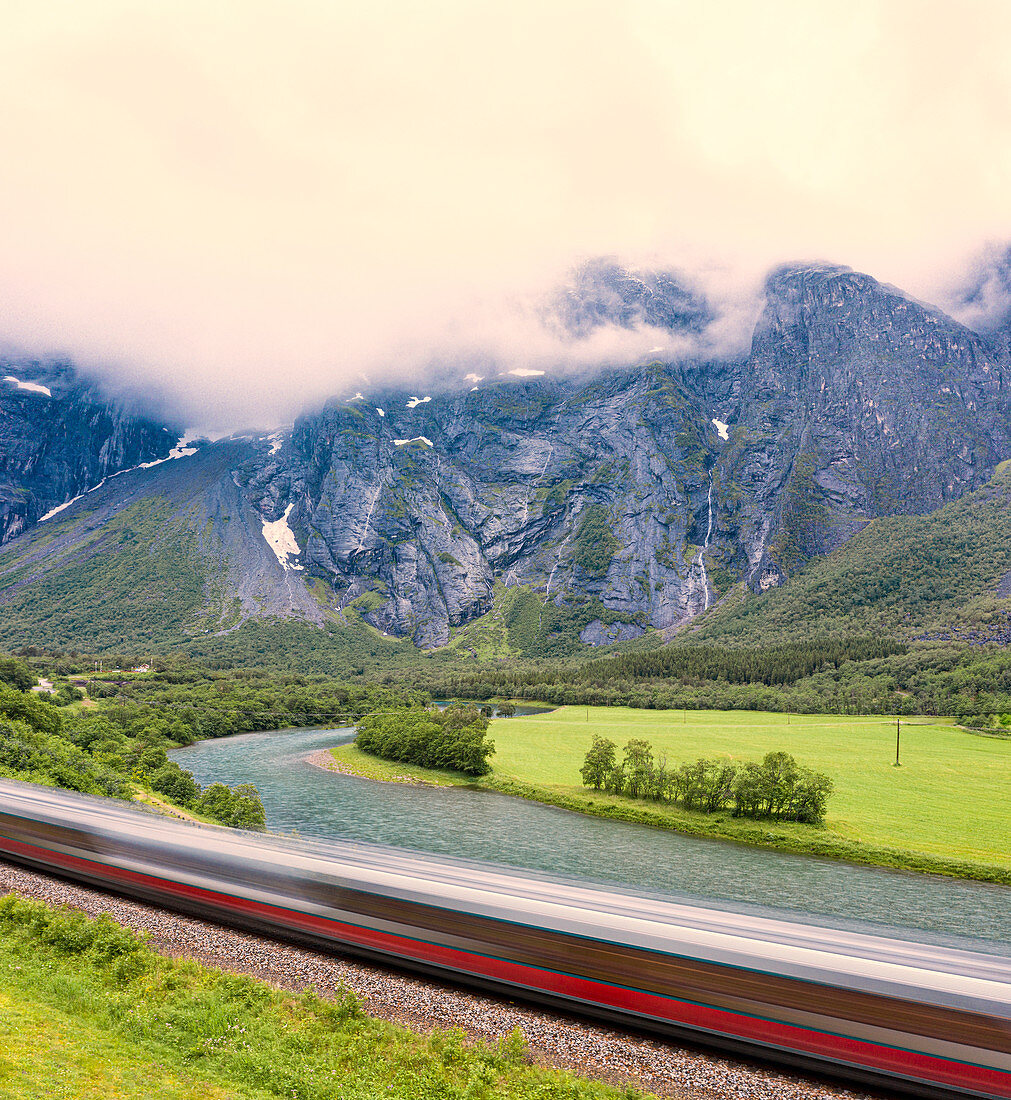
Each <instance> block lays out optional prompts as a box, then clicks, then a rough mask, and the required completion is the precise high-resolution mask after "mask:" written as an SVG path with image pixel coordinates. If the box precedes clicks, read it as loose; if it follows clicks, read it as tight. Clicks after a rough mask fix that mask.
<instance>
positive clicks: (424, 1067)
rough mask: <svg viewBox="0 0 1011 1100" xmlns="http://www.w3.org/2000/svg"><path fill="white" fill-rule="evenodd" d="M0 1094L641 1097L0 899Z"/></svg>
mask: <svg viewBox="0 0 1011 1100" xmlns="http://www.w3.org/2000/svg"><path fill="white" fill-rule="evenodd" d="M0 932H2V935H0V973H2V974H3V982H2V984H0V1096H3V1097H7V1098H10V1100H29V1098H32V1100H34V1098H35V1097H40V1096H74V1097H78V1098H81V1100H89V1098H94V1100H119V1098H126V1097H137V1096H143V1097H146V1098H148V1100H198V1098H199V1100H205V1098H211V1100H217V1098H221V1100H224V1098H226V1097H227V1098H229V1100H266V1098H270V1097H292V1096H297V1097H300V1098H301V1100H324V1098H325V1100H337V1098H340V1100H372V1098H376V1097H391V1096H395V1097H397V1098H398V1100H432V1098H436V1097H438V1098H443V1100H464V1098H473V1100H479V1098H485V1100H493V1098H502V1100H534V1098H536V1097H548V1096H550V1097H555V1098H557V1100H619V1098H620V1097H622V1096H627V1097H631V1096H641V1094H640V1093H637V1092H633V1091H631V1090H629V1091H627V1092H626V1091H625V1090H621V1091H619V1090H617V1089H614V1088H611V1087H608V1086H606V1085H603V1084H599V1083H596V1082H590V1081H585V1080H582V1079H579V1078H577V1077H574V1076H572V1075H570V1074H566V1073H559V1072H556V1071H552V1070H547V1069H543V1068H541V1067H537V1066H532V1065H529V1064H527V1057H526V1051H525V1046H524V1043H523V1041H522V1037H521V1036H520V1035H519V1034H518V1033H514V1034H512V1035H509V1036H504V1037H503V1038H502V1039H501V1040H500V1041H499V1042H498V1043H497V1044H495V1045H493V1046H489V1045H483V1044H477V1045H468V1044H465V1043H464V1042H463V1036H462V1034H461V1033H459V1032H454V1031H449V1032H435V1033H434V1034H433V1035H431V1036H424V1035H419V1034H417V1033H415V1032H411V1031H408V1030H406V1029H404V1028H401V1027H397V1026H394V1025H392V1024H388V1023H384V1022H382V1021H380V1020H376V1019H373V1018H370V1017H368V1016H366V1015H365V1014H364V1013H363V1012H362V1009H361V1007H360V1005H359V1004H358V1002H357V1000H356V999H355V998H354V997H353V996H352V995H351V994H345V995H344V996H343V997H340V998H338V999H336V1000H335V1001H324V1000H322V999H320V998H319V997H316V996H314V995H313V994H311V993H309V994H304V995H301V996H295V995H292V994H288V993H283V992H280V991H279V990H276V989H273V988H271V987H270V986H268V985H267V984H266V983H264V982H259V981H255V980H253V979H252V978H246V977H238V976H235V975H228V974H222V973H221V972H219V971H215V970H209V969H206V968H204V967H201V966H198V965H197V964H196V963H192V962H185V961H178V960H174V959H167V958H163V957H162V956H160V955H157V954H155V953H154V952H153V951H151V950H150V949H149V948H148V947H146V946H145V945H144V944H143V943H142V941H141V940H140V939H138V938H137V937H136V936H134V935H133V934H132V933H131V932H128V931H127V930H126V929H124V928H122V927H120V926H119V925H117V924H116V923H115V922H113V921H112V920H111V919H110V918H108V917H102V918H100V919H99V920H97V921H91V920H88V919H87V918H85V917H84V916H83V915H81V914H79V913H70V912H67V911H62V912H58V911H55V910H53V909H49V908H47V907H46V906H44V905H41V904H40V903H37V902H28V901H24V900H21V899H17V898H15V897H13V896H10V897H7V898H4V899H2V900H0Z"/></svg>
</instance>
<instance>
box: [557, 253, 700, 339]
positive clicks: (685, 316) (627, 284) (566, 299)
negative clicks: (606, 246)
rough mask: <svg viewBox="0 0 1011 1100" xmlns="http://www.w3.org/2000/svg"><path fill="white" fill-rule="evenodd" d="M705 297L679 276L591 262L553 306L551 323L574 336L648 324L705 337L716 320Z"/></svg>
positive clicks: (603, 260)
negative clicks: (705, 332) (699, 334)
mask: <svg viewBox="0 0 1011 1100" xmlns="http://www.w3.org/2000/svg"><path fill="white" fill-rule="evenodd" d="M713 316H714V314H713V311H712V309H711V307H710V305H709V303H708V302H707V301H706V300H705V298H704V297H703V296H702V295H701V294H699V293H697V292H696V291H694V290H692V289H690V288H689V287H688V286H687V285H685V283H684V282H683V280H682V279H681V277H680V276H679V275H678V273H677V272H674V271H640V270H635V269H631V268H627V267H625V266H623V265H621V264H619V263H617V262H616V261H614V260H611V259H607V258H597V259H594V260H589V261H587V262H586V263H584V264H583V265H582V266H580V267H579V268H577V269H576V270H575V271H574V272H573V273H572V278H571V280H570V282H569V285H568V286H566V287H565V288H563V289H562V290H561V291H560V292H559V293H558V294H557V295H555V296H554V297H553V298H552V300H551V301H550V302H549V304H548V317H547V319H548V321H549V322H551V321H553V322H554V323H556V324H558V325H560V326H561V327H562V328H563V329H564V330H565V331H566V332H568V333H570V334H571V335H573V336H577V337H583V336H588V335H589V334H590V333H591V332H593V331H594V330H595V329H598V328H601V327H603V326H604V325H617V326H620V327H622V328H633V327H634V326H636V325H648V326H650V327H651V328H658V329H665V330H666V331H668V332H690V333H698V332H701V331H702V330H703V329H704V328H705V326H706V325H707V324H708V323H709V322H710V321H712V320H713Z"/></svg>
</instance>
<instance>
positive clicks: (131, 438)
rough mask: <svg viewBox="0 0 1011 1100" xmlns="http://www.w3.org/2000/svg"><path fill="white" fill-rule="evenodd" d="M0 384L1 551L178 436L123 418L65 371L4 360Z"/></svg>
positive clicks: (160, 453) (60, 366)
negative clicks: (53, 511) (53, 513)
mask: <svg viewBox="0 0 1011 1100" xmlns="http://www.w3.org/2000/svg"><path fill="white" fill-rule="evenodd" d="M0 379H2V381H0V544H2V543H4V542H6V541H7V540H9V539H11V538H13V537H14V536H15V535H17V534H19V533H20V532H21V531H23V530H25V529H26V528H29V527H31V526H32V525H33V524H35V523H36V522H37V521H38V519H39V518H40V516H43V515H44V514H45V513H46V512H48V511H49V510H50V509H51V508H54V507H56V506H57V505H59V504H62V503H64V502H65V501H67V500H70V499H71V498H73V497H75V496H77V495H78V494H80V493H83V492H84V491H85V490H86V489H89V488H91V487H92V486H94V485H97V484H98V483H99V482H100V481H101V480H102V478H103V477H106V476H108V475H109V474H112V473H115V472H117V471H119V470H124V469H128V468H130V467H132V466H137V465H139V464H140V463H142V462H149V461H152V460H154V459H158V458H164V457H165V456H166V455H167V454H168V453H169V451H170V450H171V448H172V446H173V445H174V444H175V442H176V439H177V435H178V433H173V432H172V431H170V430H169V428H167V427H165V426H164V425H162V424H158V423H155V422H154V421H152V420H148V419H146V418H143V417H138V416H135V415H131V414H129V413H127V412H126V411H125V410H123V409H122V408H120V407H119V406H117V405H116V404H115V403H114V402H111V401H109V400H107V399H105V398H104V397H102V395H101V394H100V393H99V392H98V390H97V389H96V388H95V387H94V386H93V385H91V384H90V383H88V382H86V381H84V380H82V379H81V378H79V377H78V376H77V375H76V373H75V372H74V370H73V368H72V367H71V366H70V365H69V364H65V363H40V362H34V361H25V360H3V361H2V362H0Z"/></svg>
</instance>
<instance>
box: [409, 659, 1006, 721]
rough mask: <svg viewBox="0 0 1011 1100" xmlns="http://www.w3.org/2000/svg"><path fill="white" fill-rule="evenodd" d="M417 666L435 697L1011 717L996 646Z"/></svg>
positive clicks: (660, 707) (419, 679)
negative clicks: (466, 668) (465, 668)
mask: <svg viewBox="0 0 1011 1100" xmlns="http://www.w3.org/2000/svg"><path fill="white" fill-rule="evenodd" d="M425 671H426V670H421V672H419V674H418V677H417V683H419V684H420V683H424V685H425V687H426V688H427V690H428V691H430V692H431V694H432V695H433V696H436V697H447V698H463V699H482V700H483V699H491V698H510V699H528V700H531V701H537V702H544V703H554V704H573V703H574V704H584V705H589V706H631V707H646V708H653V709H658V710H663V709H677V708H682V707H684V708H688V709H691V710H767V711H792V712H796V713H811V714H815V713H821V714H946V715H956V716H958V717H960V718H966V719H969V718H972V719H974V720H975V721H974V724H987V723H986V722H982V723H981V722H979V721H978V720H977V719H978V716H980V715H985V716H989V715H995V714H1006V713H1011V653H1009V652H1008V651H1007V650H1006V649H1005V648H1004V647H1003V646H999V645H988V646H979V647H975V646H967V645H964V644H961V645H959V644H955V643H951V642H920V643H917V644H912V645H908V646H907V645H905V644H901V643H891V642H888V641H882V642H875V641H873V640H869V639H854V640H852V642H840V641H838V640H835V639H827V640H822V641H819V640H817V639H813V640H812V641H811V642H809V643H805V644H804V645H799V646H793V645H790V646H738V647H733V648H731V647H722V646H712V645H706V646H702V645H699V646H688V645H677V644H676V645H673V646H670V647H666V648H658V649H656V650H652V651H646V652H643V653H630V654H626V655H623V656H616V657H612V658H601V659H598V660H595V661H590V662H585V663H570V664H564V663H549V662H540V663H538V664H536V665H527V666H523V665H514V666H511V667H500V668H491V669H487V668H486V669H483V670H475V671H473V672H469V673H459V672H443V671H440V670H438V669H434V668H433V669H432V670H431V671H430V672H428V673H427V675H425V674H424V672H425Z"/></svg>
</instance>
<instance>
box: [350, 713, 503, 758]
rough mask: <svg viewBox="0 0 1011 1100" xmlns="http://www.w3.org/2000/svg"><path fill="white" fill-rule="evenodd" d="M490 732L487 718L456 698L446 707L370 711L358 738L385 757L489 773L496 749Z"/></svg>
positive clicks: (368, 749) (360, 744)
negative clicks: (440, 709) (488, 734)
mask: <svg viewBox="0 0 1011 1100" xmlns="http://www.w3.org/2000/svg"><path fill="white" fill-rule="evenodd" d="M487 732H488V719H487V718H486V717H485V716H484V715H483V714H482V713H481V712H480V710H479V709H478V708H477V707H474V706H469V705H466V704H455V705H454V706H450V707H446V709H445V710H443V711H439V710H434V709H431V710H430V709H426V708H423V707H401V708H397V709H395V710H386V711H379V712H377V713H375V714H369V715H366V717H365V718H363V719H362V720H361V722H359V723H358V738H357V741H356V742H355V743H356V744H357V746H358V748H360V749H361V750H362V752H367V753H370V754H371V755H373V756H381V757H383V759H385V760H396V761H398V762H400V763H403V764H418V765H419V766H421V767H423V768H446V769H449V770H452V771H458V772H463V773H464V774H465V775H486V774H487V773H488V772H490V771H491V765H490V764H489V763H488V758H489V757H490V756H491V755H492V753H493V752H494V751H495V745H494V743H493V742H492V741H489V740H488V738H487Z"/></svg>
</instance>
